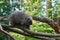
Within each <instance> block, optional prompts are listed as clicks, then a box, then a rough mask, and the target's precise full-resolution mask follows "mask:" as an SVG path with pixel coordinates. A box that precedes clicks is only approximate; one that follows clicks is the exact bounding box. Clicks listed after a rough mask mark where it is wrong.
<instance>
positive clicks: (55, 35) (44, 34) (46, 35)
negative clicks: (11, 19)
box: [2, 25, 60, 38]
mask: <svg viewBox="0 0 60 40" xmlns="http://www.w3.org/2000/svg"><path fill="white" fill-rule="evenodd" d="M9 26H10V25H9ZM9 26H8V25H2V27H4V28H7V29H8V28H9ZM10 29H11V28H10ZM20 29H22V30H23V31H24V32H27V33H28V34H29V35H30V36H32V35H33V36H37V37H38V36H43V37H50V38H54V37H55V38H56V37H60V34H49V33H41V32H33V31H31V30H28V29H25V28H20ZM15 31H16V30H15ZM18 33H19V32H18Z"/></svg>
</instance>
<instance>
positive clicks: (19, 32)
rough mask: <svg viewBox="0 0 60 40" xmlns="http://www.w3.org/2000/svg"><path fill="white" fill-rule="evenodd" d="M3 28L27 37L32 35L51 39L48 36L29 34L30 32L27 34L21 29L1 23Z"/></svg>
mask: <svg viewBox="0 0 60 40" xmlns="http://www.w3.org/2000/svg"><path fill="white" fill-rule="evenodd" d="M2 27H3V28H5V29H7V30H9V31H12V32H15V33H18V34H22V35H25V36H29V37H33V38H37V39H53V38H49V37H44V36H35V35H31V34H28V33H26V32H23V31H20V30H17V29H14V28H11V26H10V25H9V26H8V25H2Z"/></svg>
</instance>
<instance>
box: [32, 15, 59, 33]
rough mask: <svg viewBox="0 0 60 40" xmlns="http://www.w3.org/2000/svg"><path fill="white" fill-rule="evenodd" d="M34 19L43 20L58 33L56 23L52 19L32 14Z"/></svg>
mask: <svg viewBox="0 0 60 40" xmlns="http://www.w3.org/2000/svg"><path fill="white" fill-rule="evenodd" d="M32 17H33V19H34V20H36V21H40V22H45V23H47V24H49V25H50V26H51V28H53V29H54V30H55V32H56V33H60V32H59V30H58V27H57V24H55V22H54V21H53V20H52V19H48V18H45V17H38V16H32Z"/></svg>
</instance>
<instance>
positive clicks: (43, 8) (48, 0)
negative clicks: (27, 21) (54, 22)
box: [0, 0, 60, 40]
mask: <svg viewBox="0 0 60 40" xmlns="http://www.w3.org/2000/svg"><path fill="white" fill-rule="evenodd" d="M14 10H20V11H23V12H25V13H27V14H31V15H35V16H41V17H47V18H50V19H53V18H54V17H59V16H60V0H0V16H1V17H2V16H8V15H9V14H10V13H11V12H12V11H14ZM0 23H1V24H8V25H9V21H3V22H1V21H0ZM31 30H33V31H35V32H44V33H54V30H53V29H52V28H51V27H50V26H49V25H48V24H46V23H42V22H38V21H35V20H33V24H32V25H31ZM7 31H8V30H7ZM8 32H9V31H8ZM9 33H10V34H11V35H13V36H14V37H15V38H16V40H40V39H36V38H31V37H27V36H23V35H20V34H16V33H13V32H9ZM0 40H11V39H9V37H7V36H6V35H5V34H3V33H1V32H0Z"/></svg>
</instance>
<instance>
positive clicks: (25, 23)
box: [9, 11, 32, 29]
mask: <svg viewBox="0 0 60 40" xmlns="http://www.w3.org/2000/svg"><path fill="white" fill-rule="evenodd" d="M9 19H10V21H11V24H12V25H16V26H20V27H25V28H27V29H29V26H30V25H31V24H32V17H31V16H30V15H28V14H25V13H23V12H20V11H14V12H13V13H12V14H11V15H10V17H9Z"/></svg>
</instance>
